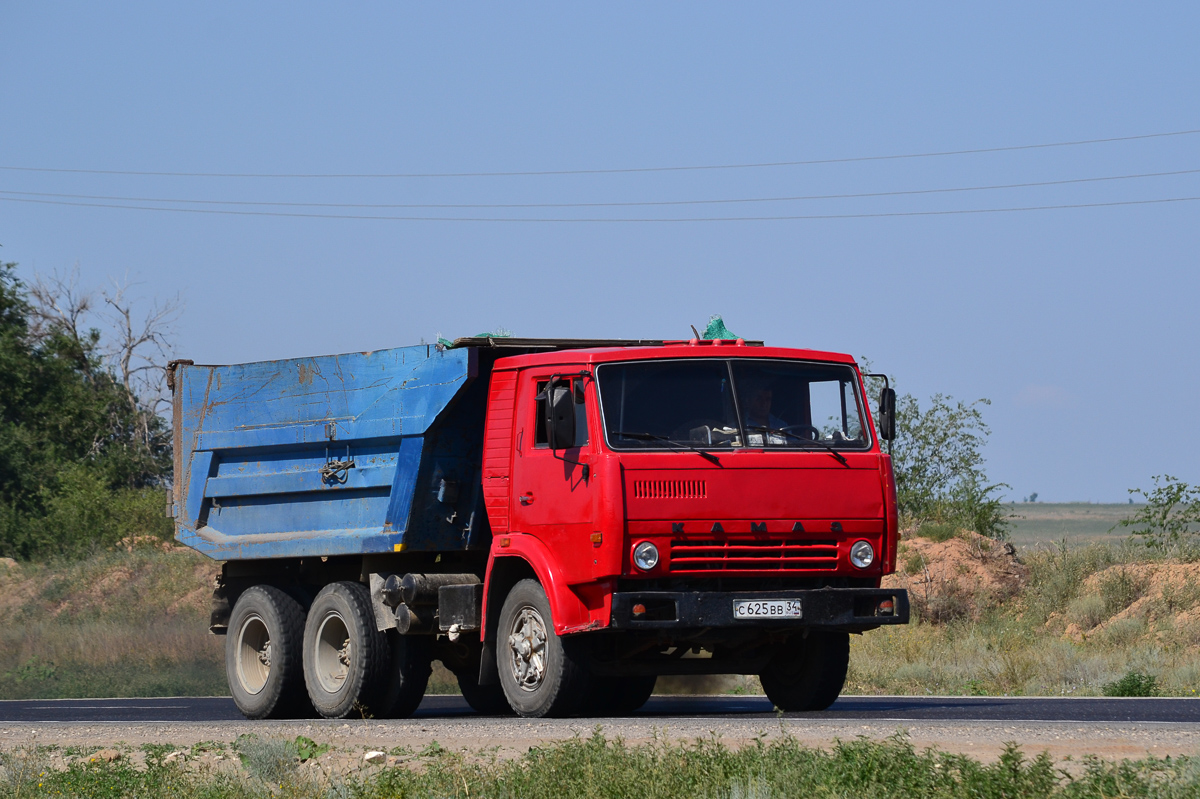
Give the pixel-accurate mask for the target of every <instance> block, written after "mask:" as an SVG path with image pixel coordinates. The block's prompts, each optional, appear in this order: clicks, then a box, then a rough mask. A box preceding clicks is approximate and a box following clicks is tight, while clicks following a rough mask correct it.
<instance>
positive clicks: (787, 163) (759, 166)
mask: <svg viewBox="0 0 1200 799" xmlns="http://www.w3.org/2000/svg"><path fill="white" fill-rule="evenodd" d="M1197 133H1200V128H1198V129H1195V130H1176V131H1170V132H1167V133H1144V134H1141V135H1137V136H1113V137H1109V138H1104V139H1079V140H1076V141H1060V142H1049V143H1043V144H1020V145H1014V146H1008V147H981V148H976V149H970V150H943V151H939V152H926V153H904V154H899V155H867V156H856V157H849V158H819V159H810V160H804V161H766V162H762V163H747V164H702V165H692V166H650V167H625V168H619V169H547V170H532V171H522V172H515V171H514V172H396V173H358V174H355V173H345V174H338V173H267V172H144V171H136V170H128V169H64V168H52V167H33V166H0V170H5V171H9V172H53V173H64V174H77V175H132V176H138V177H174V178H495V177H540V176H551V175H620V174H632V173H641V172H696V171H712V170H722V169H762V168H767V167H781V166H813V165H816V164H848V163H855V162H862V161H897V160H903V159H909V158H940V157H942V156H948V155H977V154H980V153H1004V152H1016V151H1020V150H1042V149H1047V148H1052V147H1077V146H1080V145H1085V144H1108V143H1111V142H1125V141H1140V140H1144V139H1162V138H1167V137H1171V136H1191V135H1194V134H1197Z"/></svg>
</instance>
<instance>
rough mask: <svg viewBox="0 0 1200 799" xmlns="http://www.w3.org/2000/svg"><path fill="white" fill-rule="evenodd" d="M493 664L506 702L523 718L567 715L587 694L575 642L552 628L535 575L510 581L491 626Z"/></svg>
mask: <svg viewBox="0 0 1200 799" xmlns="http://www.w3.org/2000/svg"><path fill="white" fill-rule="evenodd" d="M496 632H497V640H496V666H497V669H498V671H499V676H500V685H501V687H502V688H503V690H504V695H505V696H506V697H507V698H508V704H509V705H510V706H511V707H512V709H513V710H515V711H516V712H517V713H518V714H519V715H521V716H525V717H529V718H542V717H561V716H570V715H573V714H574V713H575V712H576V711H578V710H579V709H580V707H581V706H582V704H583V702H584V701H585V700H586V698H587V690H588V682H589V677H590V675H589V673H588V671H587V668H586V666H585V665H584V663H583V658H582V657H581V652H580V647H579V645H578V643H579V642H577V641H572V640H571V639H567V638H560V637H559V636H558V635H556V634H555V632H554V623H553V620H552V618H551V616H550V602H549V600H547V598H546V592H545V591H544V590H543V589H542V586H541V584H540V583H538V582H537V581H536V580H522V581H520V582H519V583H517V584H516V585H515V586H513V588H512V590H511V591H509V592H508V597H507V598H506V599H505V600H504V607H502V608H501V610H500V623H499V625H498V626H497V628H496Z"/></svg>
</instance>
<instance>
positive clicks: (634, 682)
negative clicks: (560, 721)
mask: <svg viewBox="0 0 1200 799" xmlns="http://www.w3.org/2000/svg"><path fill="white" fill-rule="evenodd" d="M657 682H658V677H657V676H656V675H653V674H652V675H649V676H630V677H592V688H591V691H590V692H589V694H588V699H587V702H586V703H584V708H583V712H584V713H586V714H588V715H590V716H621V715H626V714H629V713H634V712H636V711H637V710H638V709H639V708H641V706H642V705H644V704H646V702H647V701H649V699H650V696H651V695H652V694H653V693H654V685H655V683H657Z"/></svg>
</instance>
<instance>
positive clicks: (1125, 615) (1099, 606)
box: [1047, 563, 1200, 647]
mask: <svg viewBox="0 0 1200 799" xmlns="http://www.w3.org/2000/svg"><path fill="white" fill-rule="evenodd" d="M1063 624H1065V627H1064V628H1063V635H1064V636H1066V637H1067V638H1071V639H1073V640H1075V641H1082V640H1084V639H1085V638H1088V637H1092V636H1103V637H1106V638H1129V637H1131V636H1132V637H1140V636H1141V635H1145V634H1147V633H1152V634H1154V635H1155V636H1156V637H1157V638H1159V639H1163V640H1165V639H1167V638H1170V639H1171V643H1172V644H1173V645H1176V646H1178V645H1181V644H1182V645H1183V646H1185V647H1186V646H1197V645H1200V563H1131V564H1121V565H1117V566H1109V567H1108V568H1107V569H1103V570H1102V571H1098V572H1096V573H1095V574H1092V575H1090V576H1089V577H1088V578H1087V579H1086V580H1084V582H1083V585H1082V586H1081V587H1080V590H1079V595H1078V597H1077V598H1076V599H1075V600H1074V601H1073V602H1072V603H1071V604H1070V605H1069V606H1068V607H1067V608H1066V610H1065V612H1064V613H1061V614H1059V613H1056V614H1054V616H1052V617H1051V619H1050V620H1049V621H1048V622H1047V625H1048V626H1055V625H1063Z"/></svg>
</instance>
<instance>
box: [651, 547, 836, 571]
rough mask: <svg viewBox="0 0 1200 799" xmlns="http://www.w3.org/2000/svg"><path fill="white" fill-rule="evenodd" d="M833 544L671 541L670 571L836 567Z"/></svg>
mask: <svg viewBox="0 0 1200 799" xmlns="http://www.w3.org/2000/svg"><path fill="white" fill-rule="evenodd" d="M837 552H838V551H837V542H836V541H812V540H800V541H797V540H782V539H759V538H755V539H735V538H729V539H721V540H706V541H698V540H687V539H676V540H674V541H672V542H671V562H670V571H671V572H672V573H673V574H680V573H705V574H711V573H713V572H731V571H755V572H762V571H783V572H787V571H809V570H812V569H836V568H837Z"/></svg>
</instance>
